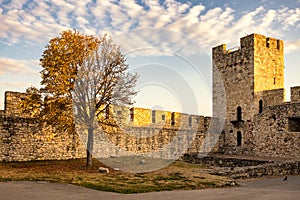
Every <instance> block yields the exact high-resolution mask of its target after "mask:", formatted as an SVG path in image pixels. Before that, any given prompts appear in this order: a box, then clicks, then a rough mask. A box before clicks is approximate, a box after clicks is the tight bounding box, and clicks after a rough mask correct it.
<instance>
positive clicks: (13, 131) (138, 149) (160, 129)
mask: <svg viewBox="0 0 300 200" xmlns="http://www.w3.org/2000/svg"><path fill="white" fill-rule="evenodd" d="M26 97H27V96H26V94H24V93H18V92H6V93H5V110H3V111H1V112H0V161H28V160H53V159H54V160H57V159H58V160H60V159H72V158H83V157H85V156H86V150H85V144H86V143H87V130H84V129H77V132H78V133H57V132H54V131H53V130H52V129H51V127H45V126H41V124H39V121H38V119H34V118H30V117H29V116H27V115H24V114H23V113H22V112H21V108H20V104H21V102H22V99H25V98H26ZM107 112H113V114H114V120H115V121H117V125H118V126H117V127H108V129H105V128H104V129H101V130H99V129H98V130H95V138H94V151H93V154H94V156H95V157H110V156H121V155H134V154H143V155H145V154H149V155H151V156H156V157H161V156H163V158H167V159H175V158H177V157H179V156H180V155H181V154H182V153H185V152H187V151H189V152H199V151H205V150H204V149H203V145H204V141H205V139H206V140H207V141H210V139H209V135H207V134H206V132H207V129H208V127H209V126H210V118H206V117H203V116H197V115H188V114H182V113H171V112H168V111H160V110H157V111H154V112H153V111H152V110H150V109H143V108H127V107H120V106H114V107H113V108H112V109H111V110H108V111H107ZM105 114H108V113H105ZM153 118H154V119H153ZM153 120H154V121H153ZM206 145H207V146H208V144H206Z"/></svg>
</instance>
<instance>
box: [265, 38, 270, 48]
mask: <svg viewBox="0 0 300 200" xmlns="http://www.w3.org/2000/svg"><path fill="white" fill-rule="evenodd" d="M266 47H268V48H269V47H270V38H267V40H266Z"/></svg>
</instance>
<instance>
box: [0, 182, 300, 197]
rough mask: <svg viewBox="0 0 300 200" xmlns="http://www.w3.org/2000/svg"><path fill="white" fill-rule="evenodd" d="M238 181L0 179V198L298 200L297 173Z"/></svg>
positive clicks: (299, 193) (299, 192)
mask: <svg viewBox="0 0 300 200" xmlns="http://www.w3.org/2000/svg"><path fill="white" fill-rule="evenodd" d="M282 179H283V178H282V177H277V178H263V179H256V180H250V181H249V180H248V181H241V182H239V184H240V185H241V186H240V187H234V188H222V189H204V190H193V191H170V192H152V193H145V194H131V195H124V194H116V193H109V192H101V191H96V190H92V189H87V188H83V187H78V186H74V185H67V184H57V183H48V182H0V199H1V200H6V199H22V200H23V199H43V200H46V199H56V200H58V199H109V200H115V199H118V200H129V199H130V200H134V199H142V200H152V199H156V200H161V199H162V200H167V199H170V200H177V199H178V200H179V199H180V200H182V199H201V200H202V199H203V200H205V199H207V200H216V199H230V200H236V199H251V200H252V199H263V200H268V199H272V200H274V199H275V200H276V199H284V200H289V199H295V200H296V199H299V197H300V176H288V180H287V181H283V180H282Z"/></svg>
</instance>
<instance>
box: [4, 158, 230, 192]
mask: <svg viewBox="0 0 300 200" xmlns="http://www.w3.org/2000/svg"><path fill="white" fill-rule="evenodd" d="M103 166H104V165H103V164H102V163H100V162H99V161H98V160H96V159H95V160H93V167H92V168H89V169H88V168H86V167H85V159H75V160H64V161H32V162H2V163H0V181H49V182H56V183H68V184H74V185H79V186H84V187H87V188H92V189H96V190H101V191H108V192H118V193H126V194H130V193H141V192H152V191H170V190H191V189H202V188H210V187H224V186H229V185H232V182H233V181H232V180H230V179H229V178H227V177H222V176H214V175H210V174H208V173H207V172H205V169H207V167H205V166H201V165H196V164H189V163H185V162H181V161H176V162H174V163H172V164H171V165H169V166H168V167H165V168H162V169H160V170H157V171H153V172H147V173H139V174H135V173H126V172H121V171H114V170H112V169H111V171H112V172H111V173H109V174H101V173H99V172H98V168H99V167H103Z"/></svg>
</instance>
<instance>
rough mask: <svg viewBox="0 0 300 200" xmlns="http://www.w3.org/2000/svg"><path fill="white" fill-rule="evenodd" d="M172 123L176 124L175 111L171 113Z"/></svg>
mask: <svg viewBox="0 0 300 200" xmlns="http://www.w3.org/2000/svg"><path fill="white" fill-rule="evenodd" d="M171 125H175V113H172V115H171Z"/></svg>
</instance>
